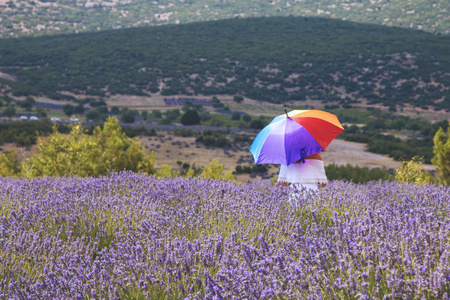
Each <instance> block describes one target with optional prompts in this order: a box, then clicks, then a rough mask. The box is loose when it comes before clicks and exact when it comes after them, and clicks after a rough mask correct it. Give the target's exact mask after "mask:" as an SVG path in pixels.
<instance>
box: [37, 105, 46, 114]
mask: <svg viewBox="0 0 450 300" xmlns="http://www.w3.org/2000/svg"><path fill="white" fill-rule="evenodd" d="M36 113H37V114H38V115H39V116H41V117H46V116H47V112H46V111H45V108H43V107H42V106H37V107H36Z"/></svg>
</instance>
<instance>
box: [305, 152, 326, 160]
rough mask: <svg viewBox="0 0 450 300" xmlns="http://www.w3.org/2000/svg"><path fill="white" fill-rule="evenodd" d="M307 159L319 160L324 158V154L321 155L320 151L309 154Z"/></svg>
mask: <svg viewBox="0 0 450 300" xmlns="http://www.w3.org/2000/svg"><path fill="white" fill-rule="evenodd" d="M305 159H317V160H322V155H320V153H319V152H317V153H314V154H311V155H308V156H306V157H305Z"/></svg>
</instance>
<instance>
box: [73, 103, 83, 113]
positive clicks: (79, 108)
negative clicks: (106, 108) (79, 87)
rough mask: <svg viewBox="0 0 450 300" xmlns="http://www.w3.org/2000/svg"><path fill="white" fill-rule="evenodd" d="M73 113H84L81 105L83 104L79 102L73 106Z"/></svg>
mask: <svg viewBox="0 0 450 300" xmlns="http://www.w3.org/2000/svg"><path fill="white" fill-rule="evenodd" d="M73 113H74V114H80V115H81V114H84V106H83V104H82V103H80V104H78V105H77V106H75V108H74V111H73Z"/></svg>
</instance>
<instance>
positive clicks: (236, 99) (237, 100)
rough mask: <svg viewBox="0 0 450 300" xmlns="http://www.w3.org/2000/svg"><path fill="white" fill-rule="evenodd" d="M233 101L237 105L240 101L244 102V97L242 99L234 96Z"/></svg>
mask: <svg viewBox="0 0 450 300" xmlns="http://www.w3.org/2000/svg"><path fill="white" fill-rule="evenodd" d="M233 100H234V101H236V102H237V103H241V102H242V101H244V97H242V96H241V95H234V96H233Z"/></svg>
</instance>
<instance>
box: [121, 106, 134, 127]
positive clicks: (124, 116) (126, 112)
mask: <svg viewBox="0 0 450 300" xmlns="http://www.w3.org/2000/svg"><path fill="white" fill-rule="evenodd" d="M137 114H138V112H137V111H136V110H132V109H127V108H124V109H123V110H122V112H121V116H120V120H121V121H123V122H125V123H134V120H135V118H136V116H137Z"/></svg>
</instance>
